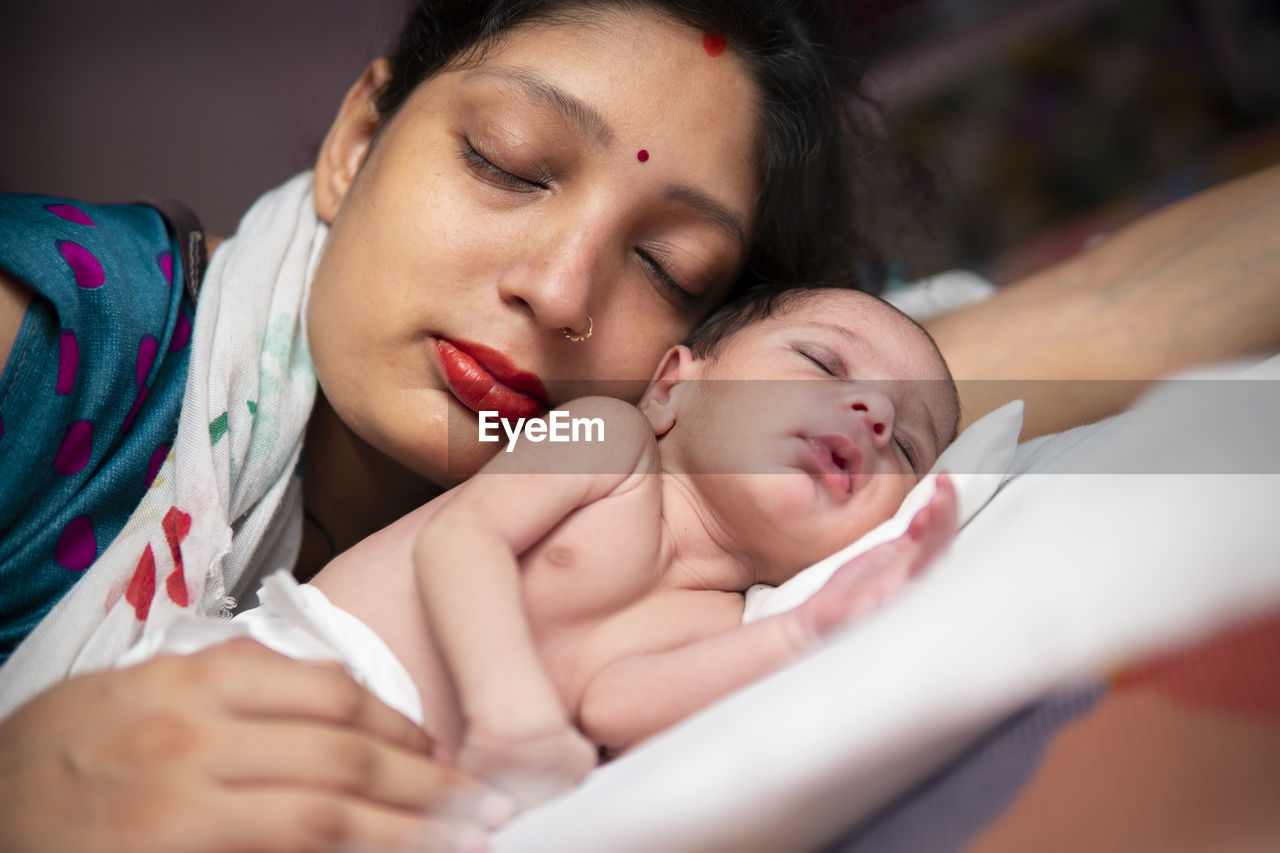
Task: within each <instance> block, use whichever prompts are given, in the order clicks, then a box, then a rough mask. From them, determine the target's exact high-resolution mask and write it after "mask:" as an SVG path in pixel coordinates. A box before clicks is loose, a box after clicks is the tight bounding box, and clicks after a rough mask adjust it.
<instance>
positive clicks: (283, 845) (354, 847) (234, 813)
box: [195, 787, 489, 853]
mask: <svg viewBox="0 0 1280 853" xmlns="http://www.w3.org/2000/svg"><path fill="white" fill-rule="evenodd" d="M212 807H213V808H215V809H216V810H217V811H219V812H221V813H222V814H223V815H225V816H226V820H225V821H224V822H223V823H222V828H221V829H219V830H218V834H219V835H220V836H221V839H220V842H219V844H218V845H217V846H213V845H211V846H210V847H208V848H195V849H200V850H203V849H214V850H219V851H222V850H226V851H246V853H247V851H253V853H259V852H260V851H265V853H276V851H278V852H279V853H292V851H304V850H305V851H311V850H326V851H327V850H332V851H342V853H347V852H348V851H360V853H365V851H386V853H408V851H429V853H484V851H486V850H488V849H489V845H488V837H487V835H486V834H485V832H484V831H483V830H481V829H480V828H478V827H477V826H475V825H474V824H469V823H466V822H462V821H457V820H450V819H447V818H440V817H435V816H430V817H428V816H426V815H420V814H414V813H412V812H406V811H399V810H396V809H387V808H381V807H378V806H376V805H373V804H370V803H364V802H360V801H358V800H353V799H350V798H343V797H338V796H333V795H329V794H325V793H320V792H314V791H306V790H297V789H294V790H282V789H278V788H257V787H246V788H241V789H238V790H236V791H232V792H228V793H226V794H224V795H223V796H221V797H220V798H219V799H218V801H217V802H216V803H215V804H212Z"/></svg>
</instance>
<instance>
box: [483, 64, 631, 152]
mask: <svg viewBox="0 0 1280 853" xmlns="http://www.w3.org/2000/svg"><path fill="white" fill-rule="evenodd" d="M475 74H476V76H486V77H496V78H498V79H499V80H501V81H502V82H504V83H507V84H510V85H511V86H513V87H514V88H516V89H517V90H519V93H520V94H522V95H524V96H526V97H527V98H529V99H530V100H533V101H537V102H539V103H542V104H545V105H547V106H549V107H551V108H552V109H554V110H556V112H558V113H560V114H561V115H563V116H565V117H566V118H568V119H569V120H570V121H572V122H573V123H574V124H576V125H577V126H578V127H579V128H580V129H581V130H582V132H583V133H585V134H586V135H587V136H590V137H591V138H592V139H594V140H595V141H596V142H597V143H599V144H600V145H601V146H604V147H608V146H609V145H612V144H613V128H611V127H609V123H608V122H607V121H605V120H604V116H602V115H600V113H598V112H596V110H595V109H594V108H592V107H591V105H590V104H587V103H586V102H584V101H583V100H582V99H581V98H578V97H576V96H574V95H571V94H569V93H568V92H566V91H564V90H563V89H561V88H559V87H557V86H556V85H555V84H554V83H552V82H551V81H550V80H547V79H546V78H545V77H541V76H539V75H538V74H537V73H536V72H534V71H532V70H530V69H528V68H519V67H513V68H483V69H480V70H478V71H476V72H475Z"/></svg>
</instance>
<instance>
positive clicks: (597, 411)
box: [548, 397, 657, 472]
mask: <svg viewBox="0 0 1280 853" xmlns="http://www.w3.org/2000/svg"><path fill="white" fill-rule="evenodd" d="M559 413H563V414H559ZM548 418H550V419H552V420H553V426H554V420H555V419H560V421H561V424H560V426H561V428H562V431H564V430H566V429H567V427H565V423H566V422H568V423H571V424H572V429H571V430H570V431H569V432H570V434H571V435H572V436H574V437H575V443H577V444H578V445H579V446H578V450H579V452H581V453H586V454H589V455H602V456H604V457H606V458H608V459H610V460H612V461H613V463H614V464H622V465H624V466H625V467H624V468H623V469H620V470H625V471H626V472H647V471H648V469H649V468H650V467H652V466H651V464H650V463H651V461H652V459H653V458H655V453H654V450H655V448H656V444H657V443H656V441H655V439H654V436H653V426H652V425H651V424H650V423H649V419H648V418H647V417H645V415H644V413H643V412H641V411H640V410H639V409H638V408H636V407H635V406H633V405H631V404H630V403H628V402H625V401H623V400H619V399H617V398H614V397H578V398H577V399H575V400H570V401H569V402H568V403H565V404H564V405H562V406H558V407H557V408H556V409H554V410H553V411H552V412H551V413H550V414H549V415H548ZM592 445H594V452H593V450H592V448H591V446H592Z"/></svg>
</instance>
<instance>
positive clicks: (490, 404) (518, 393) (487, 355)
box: [432, 338, 547, 420]
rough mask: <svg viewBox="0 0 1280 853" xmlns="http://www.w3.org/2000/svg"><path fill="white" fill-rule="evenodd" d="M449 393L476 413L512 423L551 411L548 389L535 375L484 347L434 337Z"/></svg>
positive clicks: (495, 351)
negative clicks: (492, 415) (488, 413)
mask: <svg viewBox="0 0 1280 853" xmlns="http://www.w3.org/2000/svg"><path fill="white" fill-rule="evenodd" d="M432 342H433V343H434V344H435V348H436V354H437V355H438V356H439V357H440V364H441V366H442V367H443V369H444V380H445V382H446V383H448V385H449V392H450V393H451V394H453V396H455V397H457V398H458V400H459V402H461V403H462V405H464V406H466V407H467V408H468V409H471V410H472V411H473V412H481V411H485V412H494V411H496V412H497V413H498V417H500V418H505V419H508V420H517V419H519V418H531V417H533V416H534V415H536V414H538V413H539V412H541V411H542V410H543V409H545V408H547V404H546V399H547V389H546V388H545V387H543V385H542V380H540V379H539V378H538V377H537V376H535V375H534V374H532V373H527V372H525V371H523V370H518V369H516V367H515V365H513V364H512V363H511V360H510V359H508V358H507V357H506V356H505V355H503V354H502V353H500V352H498V351H497V350H494V349H490V348H489V347H487V346H484V345H483V344H473V343H470V342H468V341H447V340H444V339H443V338H433V339H432Z"/></svg>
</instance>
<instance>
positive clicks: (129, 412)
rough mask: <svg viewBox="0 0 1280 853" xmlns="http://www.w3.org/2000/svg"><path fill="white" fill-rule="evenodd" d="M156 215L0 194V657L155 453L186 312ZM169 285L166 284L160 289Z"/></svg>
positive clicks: (142, 483) (169, 406) (169, 411)
mask: <svg viewBox="0 0 1280 853" xmlns="http://www.w3.org/2000/svg"><path fill="white" fill-rule="evenodd" d="M180 254H181V246H180V244H179V242H178V240H177V238H176V236H175V234H174V233H172V232H171V231H170V230H169V228H168V225H167V222H166V220H165V219H164V218H163V217H162V216H161V215H160V214H159V213H157V212H156V211H154V210H152V209H150V208H148V207H145V206H140V205H90V204H83V203H80V202H70V201H67V200H65V199H58V198H54V197H50V196H32V195H25V196H14V195H7V196H0V270H3V274H4V277H5V279H4V283H3V284H0V332H3V331H4V330H5V329H6V328H7V329H8V330H9V332H10V334H11V335H12V340H11V341H6V340H0V345H3V344H6V343H7V344H8V345H7V346H5V347H4V350H6V351H7V355H8V357H7V359H6V360H5V363H4V365H3V370H0V483H4V487H3V488H0V530H3V531H4V536H3V538H0V566H3V571H0V584H2V585H4V586H5V587H6V588H7V589H10V590H19V589H21V590H26V591H28V592H30V594H29V595H26V596H25V597H24V598H23V599H22V600H21V601H12V600H8V599H9V598H12V596H8V597H7V598H6V600H5V602H4V603H5V604H6V612H7V613H18V614H20V615H22V617H23V618H22V619H20V620H19V621H17V622H9V621H7V620H6V621H5V622H4V624H0V656H2V655H3V653H5V652H7V651H8V650H9V649H11V648H12V647H13V645H14V644H15V643H16V642H17V641H18V640H20V639H21V637H22V636H23V635H24V634H25V631H26V630H29V628H30V623H31V622H32V619H38V617H39V616H40V615H41V614H42V613H43V612H44V611H46V610H47V609H48V608H49V607H51V606H52V604H53V602H55V601H56V600H57V598H58V597H60V596H61V594H62V593H63V592H64V591H65V589H66V587H67V586H68V585H69V584H70V583H71V580H70V579H71V578H74V577H75V576H77V575H78V574H79V572H80V571H81V570H83V569H84V568H86V567H87V566H88V565H89V564H90V563H91V562H92V561H93V559H95V558H96V557H97V555H98V554H99V553H100V552H101V550H102V548H103V547H105V545H106V544H107V543H109V542H110V541H111V539H112V538H114V536H115V534H116V533H117V532H118V531H119V529H120V528H121V526H122V525H123V524H124V522H125V520H126V519H127V518H128V515H129V513H130V512H132V510H133V508H134V507H135V506H136V505H137V502H138V500H140V498H141V496H142V494H143V493H144V492H145V490H146V488H147V486H148V484H149V482H150V480H151V479H152V477H154V472H155V470H156V469H157V467H158V465H157V463H158V462H159V461H162V460H163V458H164V456H165V455H166V454H167V452H168V449H169V446H170V444H171V442H172V440H173V435H174V432H175V430H176V426H177V418H178V413H179V411H180V410H181V404H182V395H183V389H184V387H185V382H186V374H187V364H188V359H189V351H190V346H189V342H190V339H191V332H192V318H193V308H192V305H191V302H190V299H189V298H188V297H187V296H186V295H185V293H184V289H183V287H182V286H181V283H180V282H181V278H180V277H179V276H180V270H181V260H182V259H181V258H180V257H179V255H180ZM175 283H176V286H175Z"/></svg>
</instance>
